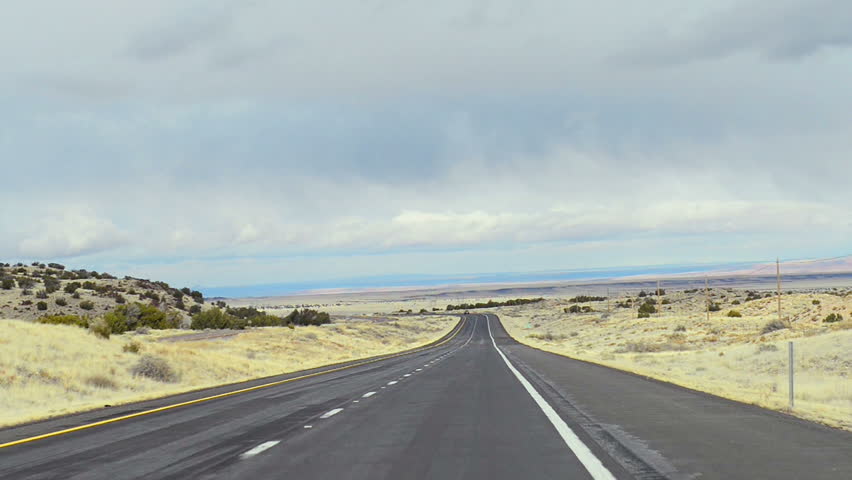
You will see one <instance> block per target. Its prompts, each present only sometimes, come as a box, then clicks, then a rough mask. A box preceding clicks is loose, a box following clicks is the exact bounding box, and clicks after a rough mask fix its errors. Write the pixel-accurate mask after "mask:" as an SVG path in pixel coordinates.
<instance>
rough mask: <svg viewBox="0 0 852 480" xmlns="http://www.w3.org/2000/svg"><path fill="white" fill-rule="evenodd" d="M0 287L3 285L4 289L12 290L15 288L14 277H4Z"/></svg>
mask: <svg viewBox="0 0 852 480" xmlns="http://www.w3.org/2000/svg"><path fill="white" fill-rule="evenodd" d="M0 287H3V290H11V289H13V288H15V280H14V279H12V278H4V279H3V280H2V281H0Z"/></svg>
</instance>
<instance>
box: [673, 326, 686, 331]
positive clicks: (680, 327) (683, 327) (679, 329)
mask: <svg viewBox="0 0 852 480" xmlns="http://www.w3.org/2000/svg"><path fill="white" fill-rule="evenodd" d="M674 331H675V332H685V331H686V326H684V325H678V326H676V327H675V329H674Z"/></svg>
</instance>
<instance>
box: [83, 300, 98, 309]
mask: <svg viewBox="0 0 852 480" xmlns="http://www.w3.org/2000/svg"><path fill="white" fill-rule="evenodd" d="M80 308H82V309H83V310H91V309H93V308H95V302H93V301H91V300H83V301H82V302H80Z"/></svg>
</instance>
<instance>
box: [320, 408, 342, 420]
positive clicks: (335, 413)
mask: <svg viewBox="0 0 852 480" xmlns="http://www.w3.org/2000/svg"><path fill="white" fill-rule="evenodd" d="M342 411H343V409H342V408H335V409H332V410H329V411H327V412H325V413H323V414H322V416H321V417H320V418H328V417H331V416H334V415H337V414H338V413H340V412H342Z"/></svg>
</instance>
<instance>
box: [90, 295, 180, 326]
mask: <svg viewBox="0 0 852 480" xmlns="http://www.w3.org/2000/svg"><path fill="white" fill-rule="evenodd" d="M104 320H105V321H106V322H107V324H108V325H109V327H110V331H111V332H112V333H115V334H120V333H124V332H126V331H128V330H136V329H138V328H139V327H148V328H153V329H155V330H163V329H169V328H178V327H179V326H180V315H179V314H177V313H176V312H169V313H166V312H163V311H162V310H160V309H158V308H157V307H152V306H151V305H145V304H142V303H138V302H135V303H132V304H130V305H121V306H118V307H116V308H115V310H113V311H111V312H108V313H107V314H106V315H104Z"/></svg>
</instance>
